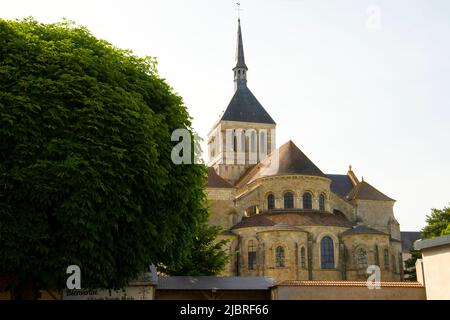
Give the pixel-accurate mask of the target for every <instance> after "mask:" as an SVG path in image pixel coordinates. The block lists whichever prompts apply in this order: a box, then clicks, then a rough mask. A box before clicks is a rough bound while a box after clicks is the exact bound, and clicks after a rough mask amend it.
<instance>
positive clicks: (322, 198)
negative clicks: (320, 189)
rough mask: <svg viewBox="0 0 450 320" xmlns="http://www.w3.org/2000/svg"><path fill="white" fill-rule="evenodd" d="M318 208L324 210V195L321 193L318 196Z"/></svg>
mask: <svg viewBox="0 0 450 320" xmlns="http://www.w3.org/2000/svg"><path fill="white" fill-rule="evenodd" d="M319 210H321V211H325V195H324V194H323V193H322V194H321V195H320V196H319Z"/></svg>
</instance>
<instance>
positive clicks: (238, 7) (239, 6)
mask: <svg viewBox="0 0 450 320" xmlns="http://www.w3.org/2000/svg"><path fill="white" fill-rule="evenodd" d="M236 5H237V9H236V10H237V12H238V19H239V20H241V11H242V9H241V3H240V2H236Z"/></svg>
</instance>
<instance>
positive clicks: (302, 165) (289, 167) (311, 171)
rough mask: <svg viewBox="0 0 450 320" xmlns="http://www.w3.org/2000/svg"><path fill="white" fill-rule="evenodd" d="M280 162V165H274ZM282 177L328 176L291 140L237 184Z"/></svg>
mask: <svg viewBox="0 0 450 320" xmlns="http://www.w3.org/2000/svg"><path fill="white" fill-rule="evenodd" d="M277 161H278V165H276V164H275V165H272V163H275V162H277ZM282 175H306V176H319V177H324V178H327V176H326V175H325V174H324V173H323V172H322V171H321V170H320V169H319V168H318V167H317V166H316V165H315V164H314V163H313V162H312V161H311V160H309V158H308V157H307V156H306V155H305V154H304V153H303V152H302V151H301V150H300V149H299V148H298V147H297V146H296V145H295V144H294V143H293V142H292V141H291V140H289V141H288V142H286V143H285V144H283V145H282V146H281V147H279V148H278V149H277V150H275V151H273V152H272V153H271V154H270V155H269V156H268V157H267V158H266V159H265V160H263V161H262V162H260V163H259V164H257V165H256V166H255V167H253V169H252V170H250V171H249V172H248V173H247V175H245V176H243V177H242V178H241V179H240V180H239V181H238V182H237V183H236V186H237V187H241V186H243V185H245V184H248V183H250V182H252V181H254V180H256V179H258V178H263V177H269V176H282Z"/></svg>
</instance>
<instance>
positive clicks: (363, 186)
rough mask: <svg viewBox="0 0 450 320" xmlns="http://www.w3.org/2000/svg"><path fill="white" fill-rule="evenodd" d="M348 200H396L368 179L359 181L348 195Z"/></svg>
mask: <svg viewBox="0 0 450 320" xmlns="http://www.w3.org/2000/svg"><path fill="white" fill-rule="evenodd" d="M347 199H348V200H354V199H356V200H377V201H395V200H394V199H392V198H389V197H388V196H387V195H385V194H384V193H382V192H381V191H379V190H377V189H376V188H375V187H373V186H372V185H370V184H369V183H367V182H366V181H364V180H363V181H361V182H359V183H358V184H357V185H356V186H355V187H354V188H353V190H352V191H351V192H350V193H349V194H348V196H347Z"/></svg>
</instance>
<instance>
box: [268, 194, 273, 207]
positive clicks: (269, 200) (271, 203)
mask: <svg viewBox="0 0 450 320" xmlns="http://www.w3.org/2000/svg"><path fill="white" fill-rule="evenodd" d="M267 209H268V210H273V209H275V197H274V195H273V194H269V195H268V196H267Z"/></svg>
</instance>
